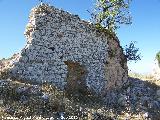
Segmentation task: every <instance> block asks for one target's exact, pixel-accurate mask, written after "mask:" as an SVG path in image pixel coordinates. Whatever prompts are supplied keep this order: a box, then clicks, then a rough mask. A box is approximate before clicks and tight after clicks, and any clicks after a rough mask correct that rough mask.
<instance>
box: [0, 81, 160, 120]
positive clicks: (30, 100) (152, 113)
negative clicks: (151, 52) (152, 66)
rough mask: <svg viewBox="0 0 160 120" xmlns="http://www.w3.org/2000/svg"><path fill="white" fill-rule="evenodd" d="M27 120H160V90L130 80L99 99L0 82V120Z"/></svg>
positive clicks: (12, 82) (25, 84)
mask: <svg viewBox="0 0 160 120" xmlns="http://www.w3.org/2000/svg"><path fill="white" fill-rule="evenodd" d="M156 82H157V81H156ZM159 83H160V82H159ZM7 117H8V118H7ZM27 117H28V119H29V120H31V119H33V120H35V119H43V120H47V119H52V120H53V119H78V120H160V86H159V85H158V84H155V83H154V82H153V81H152V82H150V81H145V80H140V79H137V78H129V80H128V84H127V85H126V86H124V87H123V88H122V89H119V90H113V91H110V92H109V93H107V94H106V95H105V96H103V97H102V98H100V97H97V96H93V95H91V94H90V95H89V94H88V95H84V94H83V93H81V92H80V91H79V93H78V94H76V95H75V96H71V95H70V96H68V95H67V94H66V93H64V92H62V91H59V90H58V89H56V88H55V87H54V86H52V85H50V84H48V83H44V84H41V85H33V84H29V83H23V82H22V81H21V82H20V81H12V80H10V79H7V80H0V119H4V120H7V119H9V118H17V119H18V120H21V119H24V118H27Z"/></svg>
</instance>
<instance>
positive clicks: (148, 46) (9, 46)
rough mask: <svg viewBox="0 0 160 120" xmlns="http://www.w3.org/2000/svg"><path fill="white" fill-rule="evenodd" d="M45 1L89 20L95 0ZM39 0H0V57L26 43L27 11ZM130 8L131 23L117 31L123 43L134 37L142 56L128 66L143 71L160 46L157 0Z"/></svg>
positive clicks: (142, 0) (159, 2)
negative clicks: (89, 11) (139, 59)
mask: <svg viewBox="0 0 160 120" xmlns="http://www.w3.org/2000/svg"><path fill="white" fill-rule="evenodd" d="M44 1H46V2H49V3H50V4H51V5H54V6H55V7H57V8H62V9H63V10H66V11H69V12H70V13H73V14H77V15H79V16H80V17H81V19H85V20H89V18H90V14H89V13H88V12H87V10H91V9H92V8H93V1H94V0H44ZM38 4H39V2H38V0H0V15H1V17H0V59H2V58H8V57H11V56H12V55H13V54H14V53H16V52H19V51H20V50H21V49H22V48H23V47H24V46H25V44H26V38H25V37H24V35H23V33H24V30H25V26H26V24H27V22H28V16H29V12H30V10H31V8H32V7H34V6H36V5H38ZM130 11H131V14H132V17H133V24H132V25H130V26H122V27H121V28H120V29H119V30H118V31H117V35H118V37H119V39H120V41H121V45H122V46H125V45H126V44H128V43H129V42H130V41H137V44H136V45H137V47H139V49H140V52H141V55H142V56H143V57H142V60H141V61H139V62H137V63H134V62H129V63H128V65H129V69H131V70H132V71H135V72H140V73H146V72H149V71H150V70H151V68H152V65H153V61H154V59H155V54H156V53H157V52H158V51H159V50H160V0H133V2H132V4H131V9H130Z"/></svg>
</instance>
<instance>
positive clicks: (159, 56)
mask: <svg viewBox="0 0 160 120" xmlns="http://www.w3.org/2000/svg"><path fill="white" fill-rule="evenodd" d="M156 59H157V60H158V63H159V66H160V51H159V52H158V53H157V54H156Z"/></svg>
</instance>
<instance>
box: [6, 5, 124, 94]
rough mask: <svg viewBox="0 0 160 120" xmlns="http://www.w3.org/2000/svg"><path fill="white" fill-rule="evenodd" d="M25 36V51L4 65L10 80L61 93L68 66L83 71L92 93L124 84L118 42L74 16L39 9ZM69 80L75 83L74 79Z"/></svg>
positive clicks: (121, 53)
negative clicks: (43, 84) (42, 85)
mask: <svg viewBox="0 0 160 120" xmlns="http://www.w3.org/2000/svg"><path fill="white" fill-rule="evenodd" d="M25 36H26V38H27V44H26V46H25V48H24V49H22V51H21V52H20V53H19V55H18V56H17V58H14V59H13V60H11V61H14V62H10V65H7V66H10V67H8V68H10V76H11V77H14V78H16V79H23V80H31V81H36V82H44V81H47V82H50V83H52V84H54V85H55V86H57V87H58V88H60V89H64V88H65V86H66V85H67V77H68V76H69V75H68V74H69V73H68V70H69V68H68V66H69V65H67V64H66V63H67V62H68V63H69V62H72V64H73V65H74V63H78V64H80V65H81V66H83V67H84V69H85V72H86V73H85V75H84V76H83V80H85V84H86V87H87V88H89V89H90V90H93V91H94V92H96V93H100V92H104V91H106V90H108V89H113V88H115V87H121V86H122V85H123V84H124V83H126V81H127V64H126V59H125V57H124V55H123V50H122V48H121V46H120V44H119V41H118V38H116V37H114V36H112V35H109V34H106V33H105V32H102V31H100V30H98V29H96V27H95V26H94V25H92V24H90V23H88V22H86V21H83V20H80V18H79V17H78V16H77V15H71V14H69V13H68V12H65V11H63V10H59V9H56V8H54V7H52V6H49V5H46V4H42V5H39V6H37V7H35V8H33V9H32V10H31V13H30V16H29V23H28V25H27V27H26V31H25ZM70 66H71V65H70ZM70 69H74V67H71V68H70ZM70 71H74V70H70ZM72 73H73V72H72ZM78 73H79V72H77V73H76V74H78ZM73 74H74V73H73ZM82 74H83V73H82ZM84 77H85V78H84ZM70 78H72V79H75V80H77V81H78V77H77V78H75V77H74V76H72V77H70ZM83 82H84V81H83ZM77 84H78V82H77Z"/></svg>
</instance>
